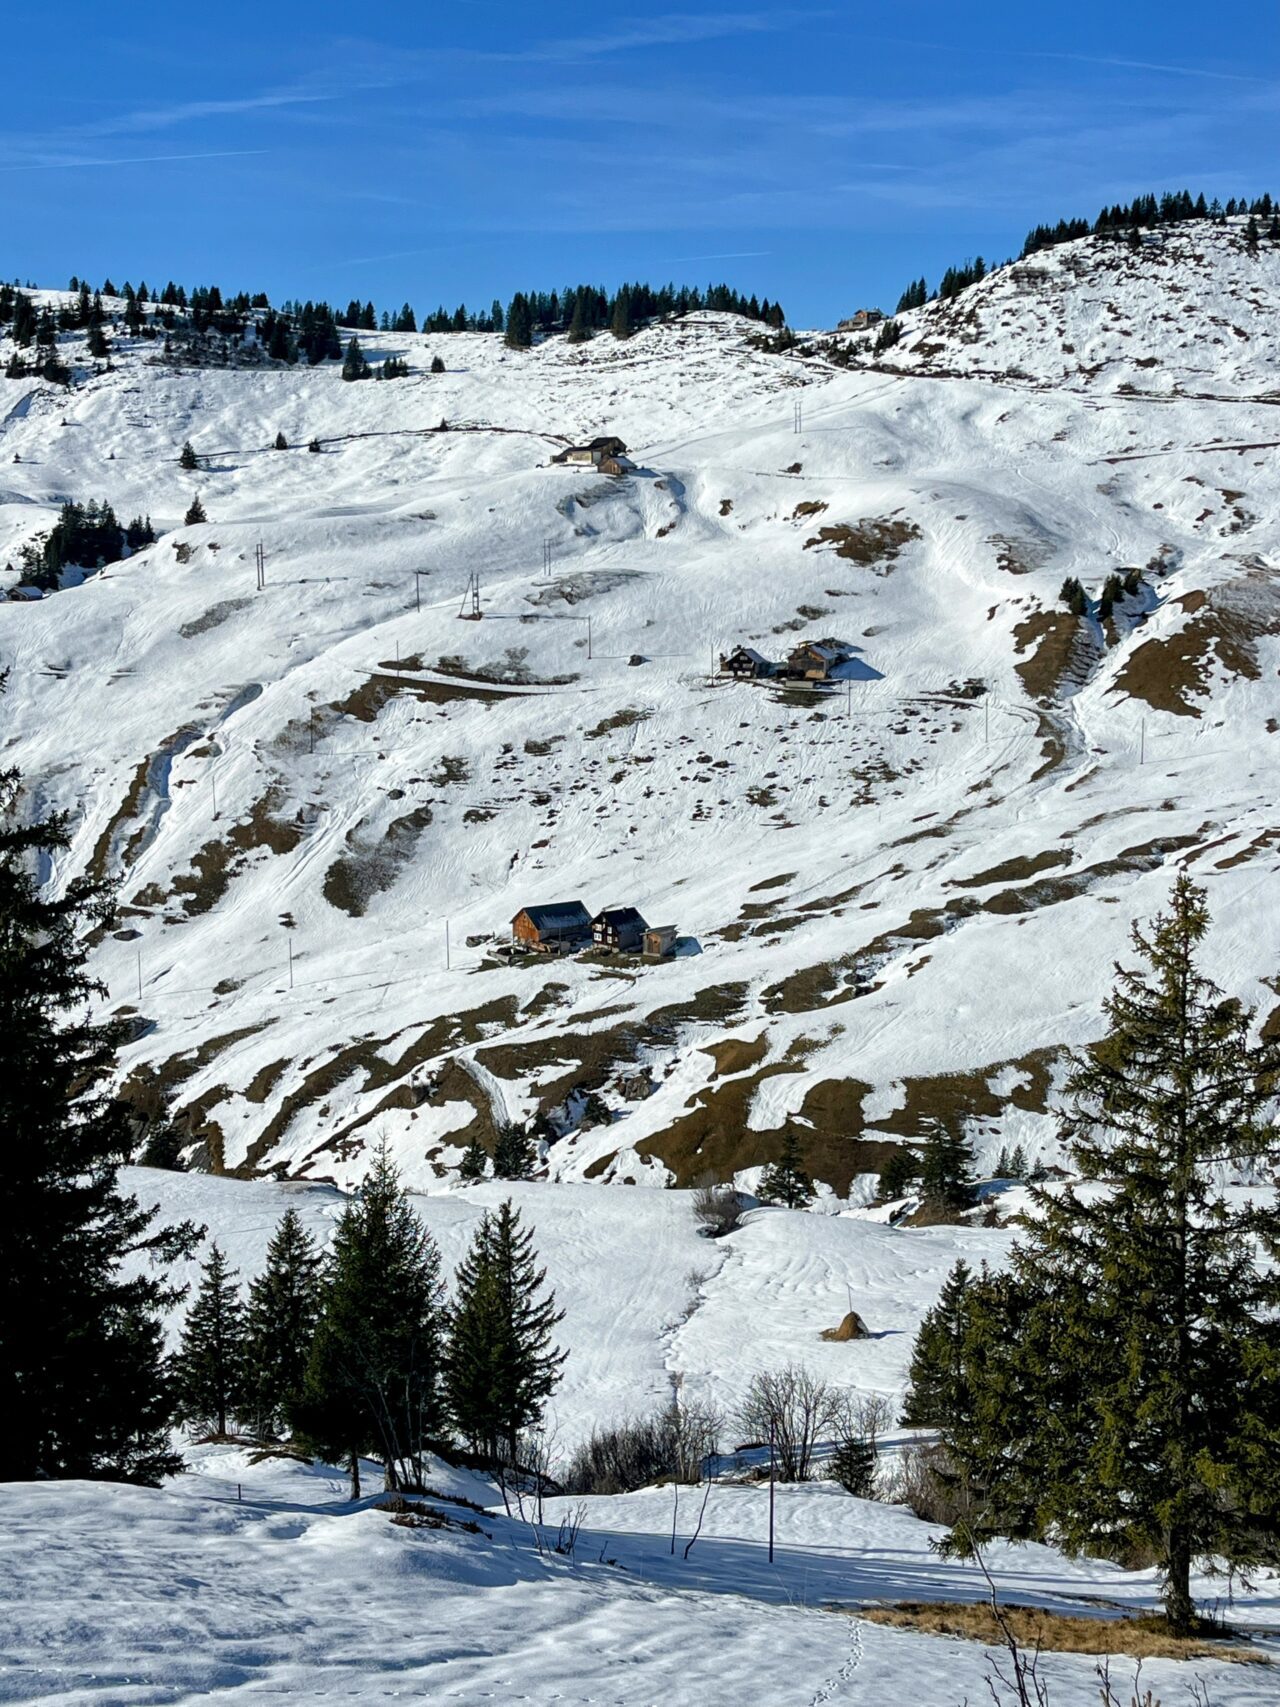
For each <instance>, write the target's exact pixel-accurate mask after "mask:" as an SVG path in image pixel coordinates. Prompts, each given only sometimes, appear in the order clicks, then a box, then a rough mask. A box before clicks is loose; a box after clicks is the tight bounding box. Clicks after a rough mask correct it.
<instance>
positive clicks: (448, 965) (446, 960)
mask: <svg viewBox="0 0 1280 1707" xmlns="http://www.w3.org/2000/svg"><path fill="white" fill-rule="evenodd" d="M452 965H453V962H452V959H451V957H450V952H449V921H448V919H446V920H445V922H444V969H445V971H446V972H448V971H449V970H450V969H451V967H452Z"/></svg>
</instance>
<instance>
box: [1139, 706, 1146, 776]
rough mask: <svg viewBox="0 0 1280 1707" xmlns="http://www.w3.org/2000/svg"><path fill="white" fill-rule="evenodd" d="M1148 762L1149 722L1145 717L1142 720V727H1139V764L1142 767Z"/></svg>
mask: <svg viewBox="0 0 1280 1707" xmlns="http://www.w3.org/2000/svg"><path fill="white" fill-rule="evenodd" d="M1146 762H1147V720H1146V718H1145V717H1144V718H1143V719H1142V723H1141V725H1140V726H1139V735H1138V763H1139V764H1140V765H1145V764H1146Z"/></svg>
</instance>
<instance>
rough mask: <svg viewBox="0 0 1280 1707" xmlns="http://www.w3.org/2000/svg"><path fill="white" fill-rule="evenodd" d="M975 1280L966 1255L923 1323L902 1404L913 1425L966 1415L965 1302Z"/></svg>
mask: <svg viewBox="0 0 1280 1707" xmlns="http://www.w3.org/2000/svg"><path fill="white" fill-rule="evenodd" d="M970 1279H971V1272H970V1269H969V1265H968V1263H966V1262H965V1261H964V1259H963V1258H961V1259H960V1260H959V1261H958V1262H957V1263H956V1265H955V1267H954V1268H953V1269H952V1270H951V1273H950V1274H949V1275H948V1276H947V1278H946V1281H945V1282H944V1284H943V1288H942V1291H941V1293H940V1294H939V1295H938V1302H937V1303H936V1304H935V1305H934V1306H933V1308H932V1309H931V1310H927V1311H926V1312H925V1316H924V1320H923V1321H922V1322H921V1324H920V1327H919V1330H918V1332H917V1334H916V1342H915V1347H914V1349H913V1350H912V1353H911V1375H910V1385H909V1386H908V1388H907V1396H906V1398H905V1400H904V1401H903V1406H902V1420H903V1422H904V1423H905V1424H906V1425H907V1427H908V1428H943V1427H946V1426H949V1425H952V1424H954V1423H955V1422H956V1420H957V1419H958V1418H959V1417H960V1416H961V1415H962V1414H963V1413H964V1409H965V1373H964V1335H965V1327H966V1318H965V1310H964V1303H965V1295H966V1293H967V1292H968V1289H969V1282H970Z"/></svg>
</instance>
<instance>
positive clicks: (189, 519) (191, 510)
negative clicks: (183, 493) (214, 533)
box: [182, 492, 209, 528]
mask: <svg viewBox="0 0 1280 1707" xmlns="http://www.w3.org/2000/svg"><path fill="white" fill-rule="evenodd" d="M182 519H183V521H184V522H185V523H186V525H187V526H188V527H189V528H193V527H195V526H196V525H197V524H198V523H199V522H207V521H208V520H209V518H208V516H206V515H205V513H204V505H203V504H202V503H201V502H200V494H199V493H198V492H197V493H196V495H195V497H194V498H193V499H192V500H191V503H190V506H189V507H188V509H187V513H186V515H185V516H184V517H183V518H182Z"/></svg>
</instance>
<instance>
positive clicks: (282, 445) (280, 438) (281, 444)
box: [275, 433, 289, 450]
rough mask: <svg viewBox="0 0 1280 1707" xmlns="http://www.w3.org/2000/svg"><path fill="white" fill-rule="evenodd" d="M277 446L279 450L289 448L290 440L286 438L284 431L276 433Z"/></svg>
mask: <svg viewBox="0 0 1280 1707" xmlns="http://www.w3.org/2000/svg"><path fill="white" fill-rule="evenodd" d="M275 448H276V449H277V450H288V448H289V441H288V439H287V438H285V436H284V434H283V433H277V434H276V443H275Z"/></svg>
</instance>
